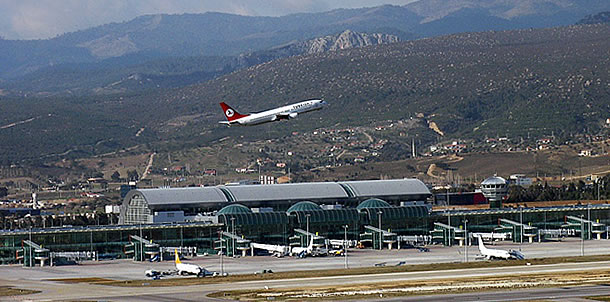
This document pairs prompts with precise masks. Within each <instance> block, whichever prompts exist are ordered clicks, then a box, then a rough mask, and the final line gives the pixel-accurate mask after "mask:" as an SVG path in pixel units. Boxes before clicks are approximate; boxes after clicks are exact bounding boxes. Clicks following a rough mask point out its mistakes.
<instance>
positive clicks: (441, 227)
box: [430, 222, 466, 246]
mask: <svg viewBox="0 0 610 302" xmlns="http://www.w3.org/2000/svg"><path fill="white" fill-rule="evenodd" d="M465 233H466V232H465V231H464V230H463V229H460V228H456V227H454V226H450V225H447V224H444V223H440V222H435V223H434V229H433V230H432V231H430V234H431V235H432V242H433V243H442V244H443V245H445V246H452V245H454V243H455V240H459V244H460V245H463V244H464V239H465Z"/></svg>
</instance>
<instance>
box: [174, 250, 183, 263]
mask: <svg viewBox="0 0 610 302" xmlns="http://www.w3.org/2000/svg"><path fill="white" fill-rule="evenodd" d="M174 254H175V255H176V264H179V263H182V261H180V257H178V249H174Z"/></svg>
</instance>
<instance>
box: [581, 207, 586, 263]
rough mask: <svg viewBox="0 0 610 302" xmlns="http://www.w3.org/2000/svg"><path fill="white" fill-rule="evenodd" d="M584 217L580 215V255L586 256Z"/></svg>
mask: <svg viewBox="0 0 610 302" xmlns="http://www.w3.org/2000/svg"><path fill="white" fill-rule="evenodd" d="M584 223H585V221H584V215H580V255H581V256H584V255H585V227H584Z"/></svg>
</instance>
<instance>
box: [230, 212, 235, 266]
mask: <svg viewBox="0 0 610 302" xmlns="http://www.w3.org/2000/svg"><path fill="white" fill-rule="evenodd" d="M231 227H232V229H233V231H232V232H231V233H232V234H233V238H231V245H232V251H233V257H235V217H231Z"/></svg>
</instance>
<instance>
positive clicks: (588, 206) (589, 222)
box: [587, 203, 592, 238]
mask: <svg viewBox="0 0 610 302" xmlns="http://www.w3.org/2000/svg"><path fill="white" fill-rule="evenodd" d="M587 224H588V225H589V226H588V227H587V238H591V227H592V226H591V225H592V223H591V203H588V204H587Z"/></svg>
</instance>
